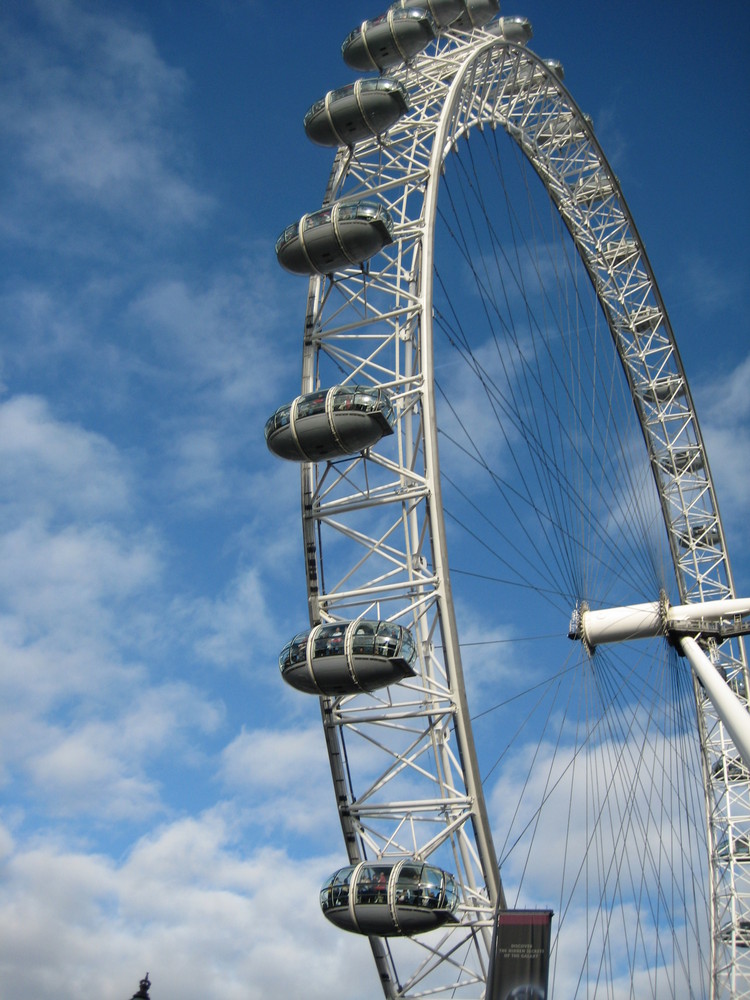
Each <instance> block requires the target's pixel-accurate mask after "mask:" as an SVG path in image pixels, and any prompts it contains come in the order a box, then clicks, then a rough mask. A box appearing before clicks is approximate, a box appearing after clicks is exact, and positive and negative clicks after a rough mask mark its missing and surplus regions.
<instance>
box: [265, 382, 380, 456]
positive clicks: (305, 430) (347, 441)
mask: <svg viewBox="0 0 750 1000" xmlns="http://www.w3.org/2000/svg"><path fill="white" fill-rule="evenodd" d="M395 422H396V413H395V410H394V409H393V402H392V400H391V394H390V392H389V391H388V390H387V389H381V388H379V387H377V386H371V385H334V386H332V387H331V388H330V389H320V390H318V391H317V392H308V393H305V395H304V396H297V398H296V399H294V400H292V402H291V403H285V404H284V405H283V406H280V407H279V408H278V410H276V412H275V413H274V414H273V416H271V417H269V419H268V420H267V421H266V427H265V434H266V444H267V445H268V448H269V450H270V451H272V452H273V453H274V455H278V457H279V458H286V459H289V461H291V462H325V461H327V460H328V459H334V458H343V457H344V456H346V455H356V453H357V452H359V451H364V449H365V448H370V447H372V445H374V444H377V442H378V441H379V440H380V439H381V438H382V437H385V436H386V435H387V434H392V433H393V425H394V424H395Z"/></svg>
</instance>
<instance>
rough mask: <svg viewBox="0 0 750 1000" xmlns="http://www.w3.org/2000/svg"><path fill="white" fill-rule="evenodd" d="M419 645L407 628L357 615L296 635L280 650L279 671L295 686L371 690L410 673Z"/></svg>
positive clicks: (334, 692)
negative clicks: (344, 620) (350, 619)
mask: <svg viewBox="0 0 750 1000" xmlns="http://www.w3.org/2000/svg"><path fill="white" fill-rule="evenodd" d="M416 658H417V651H416V647H415V645H414V640H413V638H412V635H411V632H410V631H409V629H407V628H405V627H404V626H403V625H396V624H394V623H393V622H387V621H369V620H366V619H363V618H358V619H357V620H356V621H352V622H332V623H331V622H328V623H326V624H325V625H317V626H316V627H315V628H313V629H307V630H306V631H305V632H300V633H299V634H298V635H295V636H294V638H293V639H291V640H290V641H289V642H288V643H287V644H286V646H284V648H283V649H282V651H281V654H280V655H279V669H280V670H281V676H282V677H283V678H284V680H285V681H286V682H287V684H290V685H291V686H292V687H293V688H296V689H297V690H298V691H304V692H306V693H307V694H317V695H328V696H339V695H346V694H357V693H359V692H363V691H375V690H377V689H378V688H382V687H387V686H388V685H389V684H395V683H397V682H398V681H401V680H404V679H405V678H406V677H413V676H414V673H415V671H414V663H415V661H416Z"/></svg>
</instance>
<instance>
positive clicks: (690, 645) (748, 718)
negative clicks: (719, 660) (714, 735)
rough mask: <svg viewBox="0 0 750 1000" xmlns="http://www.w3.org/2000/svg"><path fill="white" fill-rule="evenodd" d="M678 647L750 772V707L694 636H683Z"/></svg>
mask: <svg viewBox="0 0 750 1000" xmlns="http://www.w3.org/2000/svg"><path fill="white" fill-rule="evenodd" d="M679 645H680V648H681V650H682V652H683V653H684V654H685V656H686V657H687V659H688V660H689V662H690V666H691V667H692V668H693V670H694V672H695V675H696V677H697V678H698V680H699V681H700V682H701V684H702V685H703V688H704V690H705V692H706V694H707V695H708V697H709V698H710V700H711V704H712V705H713V706H714V708H715V709H716V714H717V715H718V716H719V718H720V719H721V721H722V722H723V723H724V726H725V727H726V730H727V732H728V733H729V735H730V736H731V737H732V742H733V743H734V745H735V746H736V747H737V751H738V753H739V754H740V756H741V757H742V760H743V761H744V763H745V765H746V767H747V768H748V769H750V713H748V711H747V706H746V705H745V703H744V702H742V701H740V699H739V698H738V697H737V695H736V694H735V693H734V692H733V691H732V689H731V688H730V687H729V685H728V684H727V682H726V681H725V680H724V678H723V677H722V676H721V674H720V673H719V671H718V670H717V669H716V667H715V666H714V664H713V663H711V661H710V660H709V658H708V657H707V656H706V654H705V653H704V652H703V650H702V649H701V647H700V646H699V645H698V643H697V642H696V641H695V639H693V638H692V636H683V637H682V638H681V639H680V641H679Z"/></svg>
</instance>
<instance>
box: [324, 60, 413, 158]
mask: <svg viewBox="0 0 750 1000" xmlns="http://www.w3.org/2000/svg"><path fill="white" fill-rule="evenodd" d="M408 110H409V100H408V97H407V94H406V89H405V88H404V86H403V85H402V84H400V83H397V82H396V80H388V79H387V78H385V77H380V78H378V79H375V80H373V79H369V80H357V81H356V82H355V83H350V84H349V85H348V86H347V87H340V88H339V89H338V90H331V91H330V92H329V93H328V94H326V96H325V97H324V98H322V99H321V100H320V101H316V102H315V104H313V106H312V107H311V108H310V110H309V111H308V112H307V114H306V115H305V120H304V125H305V132H306V133H307V135H308V138H309V139H311V140H312V141H313V142H315V143H317V144H318V145H319V146H353V145H354V144H355V143H356V142H359V141H360V140H361V139H368V138H370V137H371V136H377V135H382V133H383V132H387V131H388V129H389V128H390V127H391V126H392V125H395V123H396V122H397V121H398V120H399V118H401V116H402V115H403V114H405V113H406V112H407V111H408Z"/></svg>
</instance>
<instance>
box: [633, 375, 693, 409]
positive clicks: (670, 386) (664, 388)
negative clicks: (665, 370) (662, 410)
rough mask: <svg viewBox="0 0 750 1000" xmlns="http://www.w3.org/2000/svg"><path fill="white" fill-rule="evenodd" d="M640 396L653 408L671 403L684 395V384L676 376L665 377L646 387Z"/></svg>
mask: <svg viewBox="0 0 750 1000" xmlns="http://www.w3.org/2000/svg"><path fill="white" fill-rule="evenodd" d="M642 395H643V396H644V398H645V399H647V400H648V402H649V403H651V404H652V405H654V406H657V405H658V404H659V403H671V402H674V401H675V400H676V399H679V398H681V397H682V396H684V395H685V383H684V382H683V380H682V379H681V378H679V377H678V376H677V375H667V376H665V377H664V378H657V379H655V380H654V381H653V382H652V383H651V385H648V386H646V387H645V388H644V389H643V392H642Z"/></svg>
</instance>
